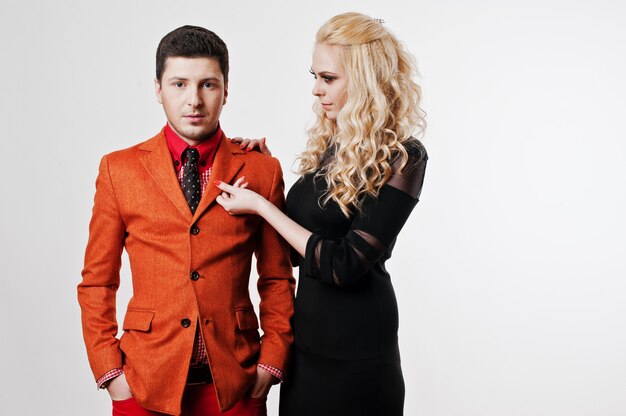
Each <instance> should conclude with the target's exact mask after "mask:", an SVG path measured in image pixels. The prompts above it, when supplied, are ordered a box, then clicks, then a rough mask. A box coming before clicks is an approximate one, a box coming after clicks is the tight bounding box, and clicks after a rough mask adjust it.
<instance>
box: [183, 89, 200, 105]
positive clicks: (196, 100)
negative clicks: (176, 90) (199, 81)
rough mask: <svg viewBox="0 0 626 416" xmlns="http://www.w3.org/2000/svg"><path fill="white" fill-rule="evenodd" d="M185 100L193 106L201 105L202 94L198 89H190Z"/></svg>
mask: <svg viewBox="0 0 626 416" xmlns="http://www.w3.org/2000/svg"><path fill="white" fill-rule="evenodd" d="M187 102H188V104H189V105H190V106H191V107H193V108H196V107H200V106H201V105H202V96H201V95H200V91H198V90H197V89H191V91H190V92H189V97H188V100H187Z"/></svg>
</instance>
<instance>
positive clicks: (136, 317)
mask: <svg viewBox="0 0 626 416" xmlns="http://www.w3.org/2000/svg"><path fill="white" fill-rule="evenodd" d="M153 318H154V312H152V311H143V310H138V309H129V310H127V311H126V316H124V324H123V325H122V329H123V330H124V331H127V330H134V331H143V332H149V331H150V327H151V326H152V319H153Z"/></svg>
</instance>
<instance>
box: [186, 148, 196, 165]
mask: <svg viewBox="0 0 626 416" xmlns="http://www.w3.org/2000/svg"><path fill="white" fill-rule="evenodd" d="M199 158H200V152H198V149H192V148H191V147H188V148H187V149H185V160H186V163H191V164H193V165H195V164H197V163H198V159H199Z"/></svg>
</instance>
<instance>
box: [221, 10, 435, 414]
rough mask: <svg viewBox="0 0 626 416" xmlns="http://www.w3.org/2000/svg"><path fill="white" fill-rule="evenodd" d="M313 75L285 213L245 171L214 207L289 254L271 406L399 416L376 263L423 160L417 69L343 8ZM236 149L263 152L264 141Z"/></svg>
mask: <svg viewBox="0 0 626 416" xmlns="http://www.w3.org/2000/svg"><path fill="white" fill-rule="evenodd" d="M311 73H312V74H313V76H314V78H315V87H314V88H313V95H315V97H317V100H316V103H315V105H314V110H315V113H316V114H317V122H316V124H315V125H314V127H313V128H312V129H311V130H310V132H309V140H308V144H307V149H306V151H305V152H304V153H302V155H301V157H300V174H301V175H302V176H301V178H300V179H299V180H298V181H297V182H296V183H295V184H294V186H293V187H292V188H291V190H290V192H289V194H288V196H287V215H285V214H284V213H283V212H281V211H280V210H279V209H278V208H276V207H275V206H274V205H272V204H271V203H269V202H268V201H266V200H265V199H263V198H262V197H261V196H259V195H258V194H257V193H255V192H253V191H252V190H249V189H246V186H247V183H246V182H245V178H239V179H238V180H237V181H236V182H235V183H234V184H233V185H228V184H226V183H223V182H219V181H216V185H217V186H218V187H219V188H220V189H221V190H222V191H223V193H222V195H221V196H220V197H218V203H220V204H221V205H222V206H223V207H224V208H225V209H226V210H227V211H228V212H229V213H231V214H233V215H238V214H256V215H260V216H262V217H263V218H264V219H265V220H266V221H267V222H268V223H269V224H270V225H271V226H272V227H274V228H275V229H276V230H277V231H278V232H279V233H280V234H282V236H283V237H284V238H285V239H286V240H287V241H288V242H289V244H291V246H292V247H293V249H294V251H295V253H297V256H294V266H299V267H300V277H299V284H298V293H297V296H296V301H295V315H294V319H293V326H294V334H295V349H294V350H295V351H294V356H293V361H292V364H291V367H290V368H288V369H287V370H288V371H287V375H286V379H285V382H284V383H283V386H282V388H281V399H280V414H281V415H283V416H290V415H294V416H306V415H315V416H319V415H342V416H345V415H359V416H363V415H386V416H393V415H401V414H402V413H403V404H404V381H403V377H402V370H401V368H400V355H399V351H398V336H397V330H398V308H397V304H396V298H395V295H394V291H393V287H392V285H391V280H390V276H389V274H388V273H387V270H386V269H385V262H386V261H387V259H389V258H390V257H391V252H392V249H393V246H394V243H395V241H396V236H397V235H398V233H399V232H400V230H401V229H402V227H403V225H404V223H405V222H406V220H407V218H408V216H409V215H410V213H411V211H412V210H413V208H414V207H415V205H416V204H417V201H418V198H419V195H420V191H421V188H422V183H423V179H424V171H425V168H426V160H427V155H426V151H425V150H424V147H423V146H422V144H421V143H420V142H419V141H418V140H417V139H416V138H415V136H416V135H419V134H421V133H422V131H423V128H424V119H423V112H422V111H421V109H420V107H419V104H420V98H421V94H420V88H419V86H418V85H417V84H416V83H415V82H414V81H413V77H414V75H415V66H414V64H413V60H412V58H411V56H410V55H409V54H408V52H407V51H406V50H405V49H404V47H403V45H402V44H401V43H400V42H399V41H398V40H397V39H396V38H395V36H394V35H393V34H391V33H390V32H389V31H388V30H387V28H386V27H385V26H384V25H383V24H382V23H381V22H379V21H377V20H374V19H371V18H370V17H367V16H364V15H362V14H358V13H345V14H342V15H338V16H335V17H333V18H331V19H330V20H329V21H328V22H326V23H325V24H324V25H323V26H322V27H321V28H320V29H319V31H318V33H317V37H316V44H315V49H314V52H313V62H312V67H311ZM241 145H242V146H249V147H250V148H254V147H256V148H259V149H260V150H262V151H267V150H266V147H265V143H264V141H262V142H261V141H256V142H255V141H252V142H251V141H249V140H246V141H243V142H242V143H241ZM218 179H219V178H218ZM295 253H294V254H295ZM295 257H297V258H295Z"/></svg>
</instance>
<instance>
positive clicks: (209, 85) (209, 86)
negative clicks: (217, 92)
mask: <svg viewBox="0 0 626 416" xmlns="http://www.w3.org/2000/svg"><path fill="white" fill-rule="evenodd" d="M212 86H213V84H212V83H210V82H205V83H204V88H211V87H212Z"/></svg>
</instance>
